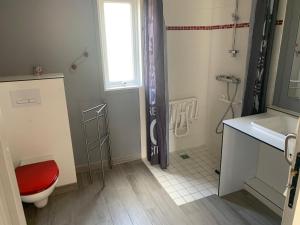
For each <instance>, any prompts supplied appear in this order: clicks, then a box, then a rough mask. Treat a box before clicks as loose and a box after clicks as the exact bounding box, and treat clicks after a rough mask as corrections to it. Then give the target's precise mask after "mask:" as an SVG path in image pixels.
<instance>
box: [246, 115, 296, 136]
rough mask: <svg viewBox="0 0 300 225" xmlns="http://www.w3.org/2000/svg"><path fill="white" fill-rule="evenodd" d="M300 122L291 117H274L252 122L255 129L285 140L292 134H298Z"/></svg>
mask: <svg viewBox="0 0 300 225" xmlns="http://www.w3.org/2000/svg"><path fill="white" fill-rule="evenodd" d="M297 122H298V120H297V119H296V118H294V117H289V116H272V117H269V118H265V119H258V120H255V121H253V122H251V125H252V126H253V128H254V129H257V130H259V131H261V132H264V133H268V134H270V135H274V136H276V137H278V138H282V139H284V138H285V137H286V135H288V134H290V133H296V129H297Z"/></svg>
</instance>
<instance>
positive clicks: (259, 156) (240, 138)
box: [219, 113, 297, 215]
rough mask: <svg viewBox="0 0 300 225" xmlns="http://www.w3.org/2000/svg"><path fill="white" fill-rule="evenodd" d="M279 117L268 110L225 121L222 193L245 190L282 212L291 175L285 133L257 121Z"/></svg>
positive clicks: (220, 185) (220, 189)
mask: <svg viewBox="0 0 300 225" xmlns="http://www.w3.org/2000/svg"><path fill="white" fill-rule="evenodd" d="M277 117H278V115H274V114H272V113H265V114H260V115H255V116H249V117H243V118H238V119H232V120H227V121H224V133H223V143H222V156H221V170H220V184H219V196H224V195H227V194H230V193H232V192H235V191H239V190H241V189H245V190H247V191H248V192H250V193H251V194H252V195H254V196H255V197H257V198H258V199H259V200H260V201H262V202H263V203H264V204H265V205H267V206H268V207H269V208H271V209H272V210H273V211H274V212H276V213H277V214H279V215H281V214H282V211H283V208H284V202H285V196H284V192H285V188H286V184H287V181H288V174H289V165H288V163H287V162H286V160H285V156H284V147H285V144H284V141H285V135H283V134H282V135H281V134H280V133H279V134H278V135H277V136H276V133H272V132H271V131H270V132H268V131H267V130H263V129H259V128H257V127H256V126H255V124H254V122H255V121H263V120H265V119H269V118H277ZM279 117H280V116H279ZM293 119H294V120H295V122H296V121H297V120H296V118H291V120H293ZM292 122H293V121H292ZM296 124H297V122H296ZM272 126H274V123H273V124H272ZM282 126H283V125H282ZM277 127H278V128H280V127H279V126H277ZM284 129H286V126H285V127H282V130H284ZM291 147H292V145H291Z"/></svg>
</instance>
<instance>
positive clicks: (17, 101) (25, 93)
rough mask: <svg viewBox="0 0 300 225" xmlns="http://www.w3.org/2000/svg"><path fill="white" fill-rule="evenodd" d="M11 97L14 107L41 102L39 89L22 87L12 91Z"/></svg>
mask: <svg viewBox="0 0 300 225" xmlns="http://www.w3.org/2000/svg"><path fill="white" fill-rule="evenodd" d="M10 99H11V102H12V106H13V107H27V106H34V105H40V104H41V102H42V101H41V93H40V90H39V89H22V90H16V91H10Z"/></svg>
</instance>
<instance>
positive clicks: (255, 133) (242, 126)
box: [224, 113, 285, 151]
mask: <svg viewBox="0 0 300 225" xmlns="http://www.w3.org/2000/svg"><path fill="white" fill-rule="evenodd" d="M274 116H276V115H274V114H271V113H263V114H258V115H253V116H246V117H241V118H236V119H230V120H225V121H224V124H225V125H227V126H229V127H232V128H234V129H236V130H238V131H241V132H242V133H244V134H247V135H249V136H251V137H253V138H255V139H257V140H259V141H262V142H264V143H266V144H268V145H271V146H272V147H274V148H277V149H278V150H280V151H284V147H285V146H284V142H285V139H284V138H278V137H274V135H272V134H269V133H267V132H264V131H260V130H258V129H256V128H254V127H253V125H252V124H251V122H253V121H255V120H259V119H265V118H270V117H274Z"/></svg>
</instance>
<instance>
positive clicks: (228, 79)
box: [216, 75, 241, 84]
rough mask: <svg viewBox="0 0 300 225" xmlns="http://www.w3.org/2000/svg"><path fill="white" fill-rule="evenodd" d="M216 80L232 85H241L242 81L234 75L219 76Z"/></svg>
mask: <svg viewBox="0 0 300 225" xmlns="http://www.w3.org/2000/svg"><path fill="white" fill-rule="evenodd" d="M216 80H218V81H222V82H226V83H232V84H239V83H241V79H240V78H238V77H236V76H234V75H217V76H216Z"/></svg>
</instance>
